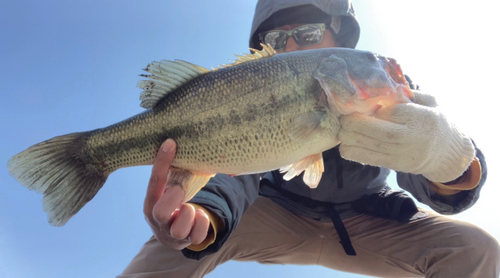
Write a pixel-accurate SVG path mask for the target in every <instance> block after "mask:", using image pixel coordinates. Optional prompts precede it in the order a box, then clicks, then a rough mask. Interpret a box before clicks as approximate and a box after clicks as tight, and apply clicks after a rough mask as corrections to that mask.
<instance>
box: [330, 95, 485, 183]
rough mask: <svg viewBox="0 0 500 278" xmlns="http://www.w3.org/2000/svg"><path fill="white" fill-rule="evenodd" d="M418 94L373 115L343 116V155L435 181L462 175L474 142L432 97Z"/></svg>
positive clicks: (445, 180) (470, 155)
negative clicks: (411, 100) (462, 132)
mask: <svg viewBox="0 0 500 278" xmlns="http://www.w3.org/2000/svg"><path fill="white" fill-rule="evenodd" d="M414 94H415V103H402V104H396V105H393V106H390V107H382V108H380V109H378V110H377V111H376V112H375V115H373V116H366V115H363V114H359V113H355V114H351V115H346V116H342V117H341V118H340V125H341V129H340V131H339V134H338V137H339V139H340V142H341V143H340V154H341V155H342V157H344V158H345V159H348V160H353V161H357V162H360V163H363V164H369V165H373V166H380V167H384V168H389V169H393V170H395V171H400V172H407V173H412V174H422V175H423V176H424V177H426V178H427V179H428V180H430V181H433V182H440V183H444V182H448V181H452V180H454V179H456V178H457V177H459V176H461V175H462V174H463V173H464V172H465V171H466V170H467V168H468V167H469V165H470V164H471V162H472V160H473V159H474V156H475V149H474V146H473V144H472V142H471V140H470V139H469V138H468V137H466V136H464V135H463V134H461V133H460V132H459V131H458V130H457V129H456V127H455V126H454V125H453V124H452V123H450V122H449V121H448V120H447V119H446V117H445V116H444V115H443V114H442V113H441V112H440V111H439V110H437V109H436V108H435V106H436V101H435V99H434V98H433V97H432V96H430V95H425V94H422V93H419V92H414Z"/></svg>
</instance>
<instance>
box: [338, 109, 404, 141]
mask: <svg viewBox="0 0 500 278" xmlns="http://www.w3.org/2000/svg"><path fill="white" fill-rule="evenodd" d="M381 109H382V108H381ZM379 110H380V109H379ZM340 126H341V130H340V131H339V135H340V134H341V133H342V132H348V133H351V134H363V135H365V136H369V137H371V138H374V139H377V140H379V141H384V142H399V141H401V140H404V135H405V134H407V133H408V131H407V127H406V126H405V125H401V124H397V123H393V122H390V121H386V120H381V119H377V118H375V117H370V116H366V115H363V114H359V113H354V114H351V115H346V116H342V117H340ZM339 140H340V141H341V142H342V143H344V141H342V140H348V138H347V137H346V136H345V134H344V138H343V139H340V136H339ZM352 140H356V137H355V136H354V137H352Z"/></svg>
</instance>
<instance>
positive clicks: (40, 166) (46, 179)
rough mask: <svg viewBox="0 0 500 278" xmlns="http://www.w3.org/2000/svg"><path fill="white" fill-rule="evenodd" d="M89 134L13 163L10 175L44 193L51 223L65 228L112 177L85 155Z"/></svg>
mask: <svg viewBox="0 0 500 278" xmlns="http://www.w3.org/2000/svg"><path fill="white" fill-rule="evenodd" d="M85 135H86V133H84V132H81V133H72V134H68V135H63V136H59V137H55V138H52V139H50V140H47V141H44V142H41V143H39V144H36V145H34V146H31V147H30V148H28V149H27V150H25V151H23V152H21V153H19V154H17V155H15V156H13V157H12V158H11V159H9V162H8V163H7V167H8V169H9V172H10V174H11V175H12V176H13V177H14V178H15V179H16V180H17V181H18V182H20V183H21V184H22V185H24V186H25V187H27V188H29V189H31V190H35V191H36V192H38V193H43V199H42V203H43V210H44V211H45V212H47V214H48V215H47V217H48V220H49V223H50V224H51V225H53V226H63V225H64V224H66V222H68V220H69V219H70V218H71V217H72V216H73V215H75V214H76V213H77V212H78V211H79V210H80V209H81V208H82V207H83V206H84V205H85V204H86V203H87V202H89V201H90V200H92V198H93V197H94V196H95V194H97V191H99V189H101V187H102V186H103V184H104V182H105V181H106V179H107V177H108V174H104V173H102V171H99V169H98V168H97V167H93V166H92V165H91V162H92V161H91V160H90V158H89V157H88V155H86V154H85V152H84V151H83V148H84V145H83V143H84V140H82V139H83V138H85V137H86V136H85Z"/></svg>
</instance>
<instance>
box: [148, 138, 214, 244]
mask: <svg viewBox="0 0 500 278" xmlns="http://www.w3.org/2000/svg"><path fill="white" fill-rule="evenodd" d="M175 150H176V145H175V142H174V141H173V140H172V139H168V140H167V141H165V142H164V143H163V145H162V146H161V147H160V150H159V151H158V154H157V156H156V159H155V161H154V164H153V169H152V171H151V178H150V180H149V185H148V190H147V193H146V199H145V200H144V214H145V216H146V221H147V222H148V224H149V226H150V227H151V229H152V231H153V234H154V236H155V237H156V239H157V240H158V241H160V242H161V243H162V244H163V245H165V246H170V247H172V248H174V249H178V250H181V249H183V248H185V247H187V246H189V245H191V244H200V243H201V242H203V241H204V240H205V238H206V237H207V234H208V230H209V228H210V221H209V218H208V216H207V214H206V213H205V212H204V211H203V210H201V209H198V210H195V208H194V207H193V206H192V205H191V204H187V203H184V202H183V200H184V195H185V193H184V190H183V189H182V188H181V187H180V186H175V185H170V184H168V183H167V180H168V173H169V169H170V164H171V163H172V161H173V159H174V156H175Z"/></svg>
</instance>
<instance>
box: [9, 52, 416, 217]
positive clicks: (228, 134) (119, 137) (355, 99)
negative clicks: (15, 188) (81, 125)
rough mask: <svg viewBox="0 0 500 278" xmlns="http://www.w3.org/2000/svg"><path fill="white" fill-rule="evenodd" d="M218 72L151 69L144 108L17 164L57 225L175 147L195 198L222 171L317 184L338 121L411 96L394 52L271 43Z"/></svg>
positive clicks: (166, 64)
mask: <svg viewBox="0 0 500 278" xmlns="http://www.w3.org/2000/svg"><path fill="white" fill-rule="evenodd" d="M238 57H239V58H238V60H237V61H236V62H235V63H234V64H231V65H226V66H223V68H220V69H214V70H208V69H205V68H203V67H200V66H196V65H193V64H190V63H187V62H184V61H179V60H176V61H161V62H153V63H151V64H149V65H148V67H147V68H146V69H145V71H147V72H149V74H147V75H143V76H145V77H147V78H148V79H149V80H142V81H140V82H139V84H138V87H140V88H142V89H143V90H144V91H143V92H142V94H141V99H142V104H141V106H143V107H145V108H147V110H146V111H144V112H143V113H140V114H138V115H135V116H133V117H131V118H129V119H126V120H124V121H121V122H119V123H116V124H114V125H111V126H108V127H105V128H101V129H96V130H92V131H88V132H79V133H72V134H68V135H63V136H59V137H55V138H52V139H49V140H47V141H44V142H42V143H39V144H36V145H34V146H32V147H30V148H28V149H27V150H25V151H23V152H21V153H19V154H17V155H15V156H14V157H12V158H11V159H10V160H9V162H8V169H9V172H10V173H11V175H12V176H13V177H15V178H16V179H17V180H18V181H19V182H20V183H21V184H23V185H24V186H26V187H28V188H30V189H33V190H36V191H37V192H40V193H43V194H44V197H43V207H44V210H45V211H46V212H47V213H48V218H49V222H50V223H51V224H52V225H55V226H62V225H64V224H65V223H66V222H67V221H68V220H69V219H70V218H71V217H72V216H73V215H74V214H76V213H77V212H78V211H79V210H80V209H81V208H82V207H83V206H84V205H85V204H86V203H87V202H88V201H90V200H91V199H92V198H93V197H94V196H95V194H96V193H97V192H98V191H99V189H100V188H101V187H102V186H103V184H104V183H105V181H106V179H107V177H108V176H109V174H111V173H112V172H114V171H115V170H117V169H120V168H124V167H130V166H137V165H150V164H152V163H153V161H154V159H155V157H156V153H157V151H158V149H159V147H160V146H161V144H162V143H163V142H164V141H165V140H166V139H168V138H172V139H174V140H175V141H176V143H177V152H176V156H175V159H174V161H173V164H172V166H173V167H172V168H171V170H170V171H171V174H170V177H169V178H170V179H171V181H173V182H175V183H177V184H180V185H181V186H182V187H183V189H184V190H185V191H186V198H185V201H188V200H189V199H191V198H192V197H193V196H194V195H195V194H196V192H198V191H199V190H200V189H201V188H202V187H203V186H204V185H205V184H206V183H207V182H208V180H209V179H210V178H211V177H213V176H214V175H215V174H217V173H222V174H228V175H242V174H249V173H261V172H266V171H270V170H274V169H278V168H281V169H282V171H283V172H286V174H285V176H284V178H285V179H291V178H293V177H295V176H297V175H299V174H301V173H302V172H304V182H305V183H306V184H308V185H309V186H311V187H315V186H317V185H318V183H319V181H320V179H321V174H322V172H323V160H322V156H321V153H322V152H323V151H325V150H328V149H330V148H333V147H335V146H336V145H338V144H339V143H340V142H339V141H338V139H337V132H338V130H339V128H340V125H339V117H340V116H341V115H343V114H349V113H354V112H362V113H371V112H372V111H373V110H374V109H376V107H377V106H380V105H381V103H382V102H384V105H390V104H388V102H391V101H392V102H396V103H397V102H404V101H408V100H409V99H411V97H412V95H411V91H410V90H409V88H408V85H407V83H406V81H405V80H404V77H403V75H402V73H401V70H400V69H399V66H398V65H397V64H396V63H395V61H394V60H392V59H387V58H384V57H381V56H379V55H376V54H373V53H371V52H366V51H358V50H351V49H340V48H325V49H317V50H307V51H299V52H292V53H286V54H276V53H275V51H274V50H273V49H271V48H269V47H264V50H263V51H256V53H255V54H247V55H245V56H238Z"/></svg>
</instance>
